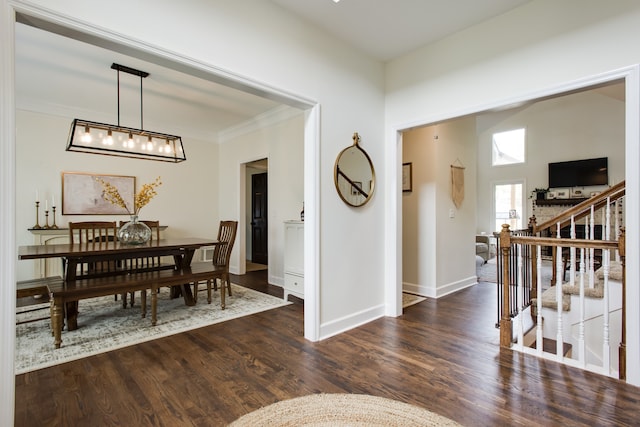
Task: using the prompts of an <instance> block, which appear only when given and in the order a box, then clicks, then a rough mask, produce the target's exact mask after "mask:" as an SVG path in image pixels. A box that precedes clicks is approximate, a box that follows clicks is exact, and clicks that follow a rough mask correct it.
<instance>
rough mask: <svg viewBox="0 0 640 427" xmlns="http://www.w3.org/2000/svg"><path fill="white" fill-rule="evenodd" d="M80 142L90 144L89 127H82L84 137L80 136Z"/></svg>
mask: <svg viewBox="0 0 640 427" xmlns="http://www.w3.org/2000/svg"><path fill="white" fill-rule="evenodd" d="M82 142H84V143H85V144H90V143H91V131H90V130H89V126H85V127H84V135H82Z"/></svg>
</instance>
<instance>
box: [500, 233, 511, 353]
mask: <svg viewBox="0 0 640 427" xmlns="http://www.w3.org/2000/svg"><path fill="white" fill-rule="evenodd" d="M510 253H511V232H510V231H509V224H502V231H500V255H501V256H502V273H500V272H498V274H502V281H501V283H502V317H501V318H500V347H504V348H511V339H512V324H511V310H510V306H509V301H510V298H511V297H510V295H509V288H510V287H511V286H510V283H509V258H510ZM499 283H500V282H499Z"/></svg>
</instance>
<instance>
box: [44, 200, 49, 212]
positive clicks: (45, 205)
mask: <svg viewBox="0 0 640 427" xmlns="http://www.w3.org/2000/svg"><path fill="white" fill-rule="evenodd" d="M44 210H45V211H46V210H49V201H48V200H45V201H44Z"/></svg>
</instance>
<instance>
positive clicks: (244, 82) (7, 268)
mask: <svg viewBox="0 0 640 427" xmlns="http://www.w3.org/2000/svg"><path fill="white" fill-rule="evenodd" d="M18 15H22V16H27V17H30V18H33V19H34V21H37V22H40V23H41V24H42V26H43V27H46V28H43V29H45V30H47V31H50V32H55V31H56V30H57V31H63V32H66V34H67V35H69V36H77V37H80V36H85V37H87V38H88V39H91V41H92V42H93V44H97V45H101V46H102V47H106V48H108V49H111V50H114V51H117V50H118V49H120V51H121V52H123V53H126V54H129V55H131V54H132V53H133V52H135V53H137V54H139V55H140V57H141V58H144V59H145V60H147V61H157V63H159V64H161V65H162V64H164V65H166V64H170V65H171V66H174V67H176V68H177V69H179V70H181V71H183V72H185V73H193V74H194V75H198V76H199V77H202V78H205V79H211V80H213V81H216V82H218V83H220V82H223V83H226V84H228V85H230V86H233V87H236V88H242V89H244V90H246V91H248V92H251V93H261V94H268V95H269V96H270V97H271V98H272V99H275V100H277V101H279V102H282V103H283V104H286V105H290V106H294V107H296V108H299V109H301V110H304V111H305V127H304V152H305V156H304V163H305V167H304V188H305V197H304V199H305V207H306V208H305V212H306V218H305V222H306V227H305V310H304V336H305V338H306V339H308V340H310V341H318V339H319V331H320V317H319V313H320V307H319V305H320V299H319V296H320V291H319V289H318V287H319V263H320V259H319V258H320V254H319V253H320V241H319V236H320V232H319V230H320V226H319V219H320V204H319V201H320V177H319V173H320V158H321V156H320V105H319V103H318V102H317V101H315V100H313V99H310V98H306V97H304V96H301V95H297V94H295V93H293V92H289V91H283V90H280V89H276V88H274V87H272V86H269V85H268V84H265V83H261V82H258V81H255V80H252V79H248V78H246V77H244V76H242V75H238V74H235V73H232V72H229V71H227V70H223V69H221V68H217V67H215V66H212V65H210V64H207V63H204V62H199V61H195V60H194V59H192V58H188V57H186V56H182V55H179V54H177V53H176V52H173V51H169V50H166V49H162V48H159V47H157V46H152V45H149V44H147V43H142V42H141V41H138V40H132V39H130V38H128V37H127V36H126V35H124V34H120V33H117V32H115V31H111V30H107V29H105V28H102V27H98V26H96V25H94V24H90V23H87V22H84V21H80V20H78V19H75V18H70V17H68V16H65V15H62V14H60V13H57V12H54V11H51V10H49V9H45V8H43V7H41V6H38V5H35V4H24V3H15V2H13V1H11V0H0V70H2V72H0V94H1V96H0V165H2V166H1V167H0V188H2V191H0V211H1V212H2V218H3V221H2V222H0V236H2V238H1V239H0V266H1V268H0V279H1V280H2V283H8V284H11V285H10V286H3V287H0V297H2V298H0V300H1V301H2V302H0V304H2V310H0V331H2V333H0V346H2V347H3V348H5V349H7V350H6V351H4V352H1V353H0V383H2V385H0V414H1V415H0V424H1V425H12V424H13V420H14V414H15V412H14V411H15V375H14V348H15V310H14V308H15V307H13V305H15V304H14V302H13V301H14V298H15V283H16V259H17V248H16V232H15V225H16V221H15V219H16V216H15V215H16V214H15V210H16V205H15V200H16V197H15V196H16V191H17V189H16V188H15V185H16V179H15V171H16V165H15V160H16V124H15V117H16V105H15V91H16V88H15V72H14V70H15V24H16V22H17V17H18Z"/></svg>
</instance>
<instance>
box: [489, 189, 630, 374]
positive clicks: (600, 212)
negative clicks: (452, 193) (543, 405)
mask: <svg viewBox="0 0 640 427" xmlns="http://www.w3.org/2000/svg"><path fill="white" fill-rule="evenodd" d="M624 188H625V186H624V182H622V183H620V184H617V185H616V186H613V187H611V188H610V189H609V190H607V191H605V192H603V193H601V194H600V195H598V196H595V197H593V198H591V199H588V200H586V201H584V202H582V203H580V204H579V205H576V206H574V207H572V208H570V209H568V210H567V211H565V212H563V213H562V214H561V215H559V216H558V217H556V218H554V219H552V220H550V221H547V222H545V223H543V224H541V225H540V226H538V225H536V223H535V218H532V221H531V223H530V226H529V228H528V229H527V230H516V231H512V230H509V226H508V225H506V224H505V225H503V229H502V231H501V232H500V234H499V236H498V239H499V247H500V254H499V260H498V263H497V265H498V285H499V286H498V288H499V295H498V297H499V303H500V304H499V305H500V310H499V322H498V324H499V327H500V329H501V333H500V337H501V338H500V345H501V346H502V347H504V348H511V349H514V350H517V351H521V352H524V353H530V354H535V355H537V356H539V357H544V358H548V359H553V360H556V361H558V362H560V363H564V364H567V365H571V366H576V367H579V368H582V369H585V370H589V371H593V372H598V373H601V374H604V375H608V376H612V377H618V378H621V379H624V378H625V369H626V349H625V337H624V331H625V325H624V319H625V300H624V296H625V274H624V270H625V268H624V259H625V247H624V242H625V231H624V227H622V221H623V215H622V213H621V208H620V207H621V206H622V203H623V200H624ZM596 222H599V223H600V224H598V225H599V229H600V230H602V231H601V232H600V234H601V235H600V236H598V235H597V234H596V233H595V231H594V230H596ZM582 223H583V224H584V230H585V231H586V233H585V238H581V239H577V238H576V237H575V236H576V232H575V230H576V225H577V224H582ZM612 224H614V225H613V226H612ZM567 228H568V229H569V230H570V235H571V238H562V237H560V236H561V230H562V229H565V230H566V229H567ZM612 228H613V230H615V231H614V232H612ZM595 237H598V239H596V238H595ZM549 254H550V255H549ZM549 264H551V269H552V271H553V274H552V279H551V283H550V284H548V283H542V277H543V268H547V269H548V268H549ZM543 266H544V267H543ZM567 274H568V277H567ZM547 276H548V275H547ZM547 285H551V286H550V287H548V289H546V290H544V291H543V287H547ZM557 343H562V345H558V344H557Z"/></svg>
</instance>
